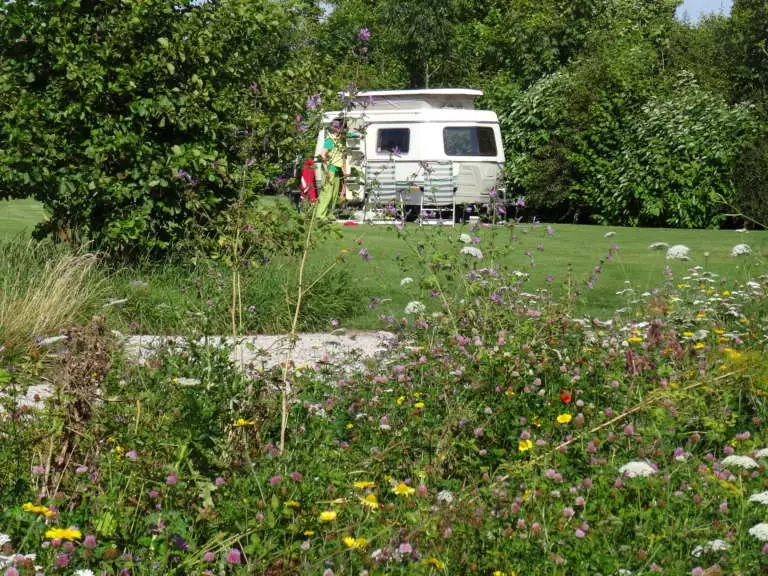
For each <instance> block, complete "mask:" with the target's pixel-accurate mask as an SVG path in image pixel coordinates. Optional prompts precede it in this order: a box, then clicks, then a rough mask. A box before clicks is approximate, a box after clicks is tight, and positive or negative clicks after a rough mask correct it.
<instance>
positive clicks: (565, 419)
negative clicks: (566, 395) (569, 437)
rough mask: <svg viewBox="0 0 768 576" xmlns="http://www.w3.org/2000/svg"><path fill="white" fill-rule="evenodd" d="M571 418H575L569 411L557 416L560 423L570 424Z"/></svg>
mask: <svg viewBox="0 0 768 576" xmlns="http://www.w3.org/2000/svg"><path fill="white" fill-rule="evenodd" d="M571 420H573V416H571V415H570V414H568V413H567V412H566V413H565V414H560V416H558V417H557V423H558V424H568V423H569V422H570V421H571Z"/></svg>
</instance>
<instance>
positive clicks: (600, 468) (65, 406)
mask: <svg viewBox="0 0 768 576" xmlns="http://www.w3.org/2000/svg"><path fill="white" fill-rule="evenodd" d="M527 227H528V226H525V227H516V229H515V232H517V233H520V234H523V233H525V232H524V231H523V230H524V228H527ZM432 231H434V229H433V230H432ZM467 232H469V233H471V234H475V233H477V232H479V230H478V231H476V230H472V229H467ZM401 234H402V236H403V237H404V240H405V241H406V242H409V243H412V244H413V245H414V249H415V250H416V244H417V243H418V238H413V237H412V236H411V229H409V228H408V227H406V228H405V230H404V231H403V232H401ZM448 234H450V236H451V239H450V243H448V244H442V245H435V246H431V245H428V244H427V243H418V244H419V246H420V248H419V249H418V250H419V252H420V254H421V257H420V258H418V259H419V261H420V263H421V267H420V268H419V269H417V270H415V271H413V272H412V274H413V276H412V277H408V278H407V280H406V278H403V279H402V281H401V283H400V286H399V290H400V291H402V292H403V293H405V294H407V295H409V297H410V298H413V300H412V301H411V302H409V303H408V305H407V306H405V310H404V309H403V308H400V309H399V310H398V311H397V312H395V313H393V314H392V316H389V317H387V316H386V315H385V316H384V317H383V318H382V319H383V321H384V324H385V325H386V326H387V327H388V329H389V330H391V331H393V332H396V333H398V334H399V335H400V344H399V345H397V346H395V347H393V348H392V349H391V350H388V351H387V352H386V353H385V354H384V355H383V357H381V358H370V357H369V358H357V357H355V356H349V357H347V356H343V355H341V356H336V355H334V354H333V353H332V352H329V356H330V358H323V359H322V360H318V361H317V362H314V361H310V362H308V363H307V364H304V361H301V362H298V361H297V364H296V365H291V367H290V369H289V372H288V374H289V380H288V382H289V385H290V386H289V392H288V396H287V406H288V409H289V413H288V420H287V426H288V427H287V436H286V444H285V446H284V448H285V450H284V451H282V453H281V451H280V444H279V439H280V425H281V402H280V394H279V393H278V390H279V389H280V388H281V380H280V376H279V372H278V371H277V370H266V371H261V370H258V369H254V368H253V367H251V368H250V369H249V370H248V371H247V372H243V371H241V370H238V369H236V367H235V365H234V364H233V359H234V360H236V359H237V358H238V354H234V356H233V357H230V354H229V353H230V350H229V349H228V348H227V347H224V348H216V347H215V346H213V345H211V346H205V345H203V342H202V341H198V340H197V338H196V337H197V336H198V334H199V332H197V331H195V332H191V333H190V334H189V337H188V338H186V339H174V340H173V341H170V342H167V343H166V344H165V345H161V346H160V347H159V349H157V350H155V351H154V352H150V351H147V353H146V354H144V355H143V357H142V359H141V360H139V357H137V353H136V350H135V349H134V350H133V352H131V351H129V349H128V347H126V348H124V349H122V350H121V349H120V348H117V347H114V345H115V341H114V339H113V336H112V335H111V333H110V331H109V330H108V329H107V326H105V325H103V324H102V323H101V322H100V321H96V322H94V323H91V324H90V325H87V326H85V327H76V328H72V329H68V330H66V331H65V332H64V335H65V336H66V338H67V339H66V341H64V342H62V343H60V348H58V349H57V355H56V357H50V356H49V357H47V358H45V357H44V356H41V355H40V352H41V350H40V349H39V348H36V349H35V350H34V352H33V353H32V354H30V355H28V356H27V355H20V354H9V353H8V352H7V351H6V352H5V353H3V352H0V384H2V389H3V390H4V391H5V394H2V395H0V437H1V438H3V443H2V449H0V569H2V570H7V571H6V572H5V576H14V575H15V576H19V575H21V576H30V575H34V574H48V575H72V574H73V573H74V574H75V575H77V576H89V575H92V574H103V575H109V576H118V575H119V576H143V575H154V574H164V575H178V576H182V575H189V576H192V575H196V576H211V575H213V574H218V575H222V576H223V575H243V576H244V575H246V574H265V575H273V576H278V575H285V576H288V575H299V574H317V575H323V576H342V575H343V576H363V575H368V576H384V575H385V574H390V575H393V576H394V575H398V576H405V575H428V574H433V575H434V574H451V575H453V574H466V575H471V576H475V575H477V576H491V575H493V576H499V575H503V576H512V575H518V574H520V575H522V574H541V575H553V576H554V575H563V574H593V575H595V576H598V575H602V576H613V575H616V574H622V575H625V574H627V575H628V574H654V573H658V572H663V573H665V574H675V575H688V574H690V575H691V576H703V575H704V574H750V575H752V574H754V575H757V574H763V573H765V559H766V557H768V524H766V512H765V510H766V505H768V492H766V486H768V476H767V472H766V470H767V468H766V464H768V448H766V443H767V442H768V436H767V435H766V428H765V420H766V418H768V409H767V408H768V406H767V405H766V402H765V398H766V395H767V394H768V386H767V385H766V377H768V365H766V363H765V362H764V361H761V358H763V357H764V355H765V348H766V343H768V323H767V322H766V318H768V316H767V313H768V310H767V308H766V304H767V303H768V299H767V297H766V294H768V282H766V278H765V277H760V278H754V279H752V280H748V278H749V276H747V275H745V274H744V273H743V270H746V269H747V267H748V266H749V265H750V263H754V262H755V260H756V259H758V258H759V257H758V256H755V255H752V256H750V255H748V254H743V255H742V256H739V258H740V259H741V262H742V263H743V266H744V267H743V268H742V269H741V270H740V271H739V272H738V275H739V277H740V278H741V280H740V281H734V280H733V279H731V278H725V277H721V276H718V275H717V274H714V273H712V272H709V271H706V270H704V269H703V267H701V266H694V267H692V268H689V267H690V266H691V265H692V264H694V263H697V262H701V261H702V256H701V254H700V253H697V252H696V251H695V250H692V251H691V257H692V258H694V260H693V261H691V262H684V261H680V260H674V259H672V260H667V262H668V263H669V266H668V267H667V269H666V272H665V274H664V275H662V274H658V275H657V276H656V275H655V276H654V280H655V283H656V288H655V289H653V290H652V291H648V292H642V293H641V290H637V291H635V290H634V288H637V287H638V286H636V285H635V284H632V283H629V284H628V285H627V287H626V288H625V289H624V291H623V292H624V294H625V297H626V298H627V306H625V307H622V310H617V311H615V314H614V315H613V321H612V322H605V321H600V320H598V319H596V318H582V317H579V316H576V315H575V314H574V308H573V298H574V296H575V295H574V294H573V293H569V294H564V295H563V297H562V298H556V297H553V291H552V290H551V289H550V288H542V289H536V288H534V284H535V277H536V276H541V275H542V271H541V269H540V268H532V267H522V269H516V268H508V267H505V266H501V265H499V261H497V260H496V257H497V255H498V254H497V253H498V251H499V249H498V247H499V246H501V245H502V242H503V240H504V239H505V237H506V236H507V234H508V231H507V230H504V229H502V228H499V227H497V228H495V229H491V231H490V232H489V234H488V235H483V237H482V238H480V237H479V236H478V237H477V241H473V240H472V239H471V238H470V237H469V234H467V233H464V234H463V235H464V236H466V237H467V238H465V239H464V241H463V240H462V234H459V231H455V230H451V231H450V232H448ZM528 234H530V235H531V236H535V237H536V241H537V242H540V244H541V246H542V249H543V248H544V247H546V251H545V255H548V254H551V253H552V252H553V250H552V249H551V248H550V239H551V238H552V237H551V236H550V235H549V234H548V233H547V231H546V228H545V226H540V227H537V228H535V227H531V228H530V230H529V231H528ZM699 234H702V235H703V234H704V233H703V232H700V233H699ZM756 236H757V235H751V236H749V238H750V242H753V239H754V238H755V237H756ZM741 238H743V236H742V237H741ZM467 239H469V242H468V243H466V244H465V243H464V242H466V241H467ZM570 240H571V241H572V242H573V241H575V240H576V237H575V236H571V237H570ZM618 241H619V242H621V240H618ZM425 244H427V245H425ZM593 246H594V247H595V248H596V249H601V248H602V249H604V250H605V251H607V253H608V255H609V257H610V259H612V260H617V259H619V257H620V254H621V253H622V252H623V248H622V247H620V246H618V245H616V244H614V238H612V237H611V238H601V239H600V240H596V241H595V242H594V243H593ZM742 246H744V245H742ZM676 248H678V249H680V248H681V246H677V247H676ZM683 248H684V247H683ZM686 250H687V248H686ZM670 252H674V251H673V250H671V251H670ZM371 253H372V257H373V259H371V260H365V261H364V262H365V263H366V265H368V266H371V267H372V266H374V265H375V261H376V259H377V258H378V257H380V255H381V254H380V252H379V251H377V250H375V249H373V248H372V249H371ZM481 254H483V255H484V258H483V260H482V261H480V260H478V259H477V258H478V256H479V255H481ZM544 257H545V256H542V258H544ZM703 261H704V262H706V256H705V257H704V260H703ZM605 265H606V267H608V266H612V265H617V266H619V265H624V264H623V263H620V262H617V263H615V264H611V263H608V258H606V264H605ZM597 268H600V267H599V266H598V267H597ZM570 272H571V271H569V270H566V269H565V267H563V269H561V270H560V272H559V274H558V276H559V277H560V279H561V280H560V281H562V282H563V284H564V285H565V284H568V285H571V280H570V279H568V278H569V275H570ZM599 274H600V271H599V270H597V269H596V270H595V272H594V275H593V279H592V280H590V283H593V282H597V276H599ZM456 278H459V279H462V280H461V287H460V288H458V287H454V288H449V289H447V290H446V291H445V292H441V291H440V290H439V289H438V290H436V289H433V288H432V289H431V288H428V287H427V286H432V287H435V286H436V287H438V288H440V287H447V286H449V285H450V284H451V282H452V281H453V280H455V279H456ZM549 285H550V286H551V285H552V284H549ZM574 288H575V290H588V289H589V287H585V286H584V285H583V284H582V283H578V285H574ZM200 290H201V291H205V294H212V295H215V294H216V286H215V285H207V286H201V287H200ZM212 297H215V296H212ZM308 313H309V314H312V313H313V311H308ZM204 327H205V326H204V324H203V323H198V325H197V328H198V329H200V328H204ZM214 341H215V340H210V341H209V342H214ZM196 342H198V343H196ZM297 360H298V359H297ZM46 367H47V370H46V372H45V373H46V374H47V376H48V378H49V380H48V381H49V382H51V383H52V384H51V386H50V387H39V386H38V387H37V388H36V390H37V392H38V393H41V394H42V393H44V391H45V390H47V391H48V392H52V394H53V395H52V396H50V397H49V398H48V399H47V400H44V401H40V402H35V401H34V398H33V396H34V394H35V390H33V389H28V387H27V386H28V384H35V383H36V382H39V374H40V371H41V370H43V369H45V368H46ZM41 388H42V390H41ZM25 393H26V396H25V398H26V400H25V401H24V402H21V401H19V400H18V399H19V398H20V397H22V395H24V394H25ZM29 554H34V555H35V556H34V557H29V556H26V555H29Z"/></svg>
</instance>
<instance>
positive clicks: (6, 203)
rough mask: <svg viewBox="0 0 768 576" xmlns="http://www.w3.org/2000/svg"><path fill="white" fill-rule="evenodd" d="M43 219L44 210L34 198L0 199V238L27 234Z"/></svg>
mask: <svg viewBox="0 0 768 576" xmlns="http://www.w3.org/2000/svg"><path fill="white" fill-rule="evenodd" d="M44 219H45V210H43V207H42V205H41V204H40V203H39V202H36V201H35V200H32V199H24V200H0V240H3V239H9V238H13V237H15V236H19V235H24V236H29V234H30V233H31V232H32V230H33V229H34V227H35V225H37V224H38V223H39V222H42V221H43V220H44Z"/></svg>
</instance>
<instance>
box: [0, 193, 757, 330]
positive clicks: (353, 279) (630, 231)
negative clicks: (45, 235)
mask: <svg viewBox="0 0 768 576" xmlns="http://www.w3.org/2000/svg"><path fill="white" fill-rule="evenodd" d="M42 218H44V212H43V210H42V208H41V207H40V205H39V204H37V203H35V202H33V201H31V200H16V201H12V202H0V239H8V238H11V237H14V236H17V235H20V234H25V235H28V234H29V233H30V231H31V230H32V228H33V227H34V225H35V224H36V223H37V222H38V221H40V220H41V219H42ZM552 228H553V233H552V234H549V233H548V231H547V226H546V225H532V224H524V225H518V226H516V227H514V228H507V227H496V228H493V229H491V228H489V227H482V226H478V227H477V228H476V229H475V230H472V228H471V227H470V226H457V227H455V228H452V227H447V226H446V227H427V226H425V227H419V226H417V225H414V224H409V225H407V226H406V228H405V230H404V231H403V232H401V233H398V231H397V229H396V228H395V227H394V226H391V225H376V226H374V225H363V226H357V227H340V236H339V237H338V238H333V239H330V240H324V241H322V242H321V243H320V245H319V246H318V247H317V249H316V250H315V251H314V252H313V253H312V254H311V256H310V260H309V265H310V266H309V268H310V270H311V273H310V276H314V277H316V275H317V274H319V273H320V271H322V270H323V269H324V268H325V267H326V266H327V265H328V264H330V263H333V262H334V261H335V259H336V258H337V257H338V256H339V255H340V254H342V253H343V252H345V253H346V262H345V263H344V264H342V265H341V266H338V267H337V270H341V271H342V273H343V274H344V275H345V278H346V279H345V280H344V282H346V283H347V284H348V285H347V286H346V287H345V288H346V290H345V293H344V294H343V295H342V296H343V298H344V299H345V304H344V305H343V306H341V308H343V309H345V310H347V312H338V311H336V312H334V310H338V308H339V306H336V308H334V306H333V304H334V303H335V302H334V301H333V299H334V298H335V296H334V294H333V290H332V289H331V290H328V289H327V287H326V289H325V292H324V293H323V294H322V295H321V298H326V299H327V301H326V303H322V304H318V305H317V307H316V308H315V309H313V314H315V315H316V316H317V318H316V320H317V322H316V323H315V324H314V327H315V328H319V327H321V326H328V322H329V321H330V320H331V319H332V318H333V319H337V320H339V321H340V322H341V324H342V325H344V326H346V327H349V328H376V327H379V326H381V324H380V322H379V320H378V318H379V315H382V314H383V315H386V316H395V317H402V316H403V310H404V308H405V306H406V305H407V304H408V302H410V301H413V300H420V301H423V302H424V303H425V304H426V305H427V306H428V308H429V310H430V311H436V310H438V309H439V307H440V300H439V299H438V298H436V297H434V296H432V289H431V287H428V286H426V285H423V284H421V280H422V279H424V278H425V277H427V276H428V271H427V270H426V269H425V266H424V264H420V263H419V259H418V257H417V255H416V251H417V250H421V251H422V254H423V258H424V259H425V260H426V261H432V260H433V259H434V258H435V257H436V256H437V255H443V256H449V257H454V256H455V255H457V254H458V252H459V250H460V249H461V248H462V246H463V244H461V243H460V242H459V240H458V238H459V235H460V234H461V233H467V234H470V235H472V236H478V237H479V238H480V239H481V240H480V242H479V243H478V244H477V245H476V246H477V247H479V248H480V249H481V250H482V251H483V253H484V258H483V260H475V259H473V258H471V257H469V256H462V259H463V260H464V262H465V264H466V265H467V266H470V267H475V268H482V267H502V268H506V269H507V270H519V271H521V272H526V273H528V274H530V282H529V283H528V284H527V285H526V288H525V289H526V290H533V289H535V288H541V287H547V288H549V289H550V290H551V291H552V292H553V293H554V294H555V295H556V296H562V295H563V294H564V293H565V292H566V291H567V290H569V289H570V290H571V291H572V292H573V291H577V290H578V291H579V292H581V294H580V296H579V297H578V299H577V300H576V303H577V313H579V314H585V315H595V316H599V317H608V316H611V315H612V314H613V313H614V311H615V310H617V309H618V308H623V307H625V306H627V305H629V304H630V301H631V300H632V299H633V296H632V295H624V296H621V295H617V292H620V291H623V290H625V289H626V288H628V287H631V288H632V289H633V290H634V291H635V292H634V294H636V295H639V294H641V293H642V292H644V291H647V290H652V289H653V288H655V287H659V286H661V285H662V284H663V283H664V281H665V276H664V270H665V267H666V266H667V265H669V266H670V267H671V269H672V271H673V273H674V276H675V279H676V280H675V281H676V282H682V281H683V280H682V278H683V277H684V276H685V274H686V272H687V270H688V269H689V268H690V267H692V266H696V265H701V266H703V267H705V268H706V269H707V270H710V271H712V272H715V273H717V274H720V275H721V276H722V277H723V278H724V279H725V281H726V283H732V282H733V281H737V280H738V281H744V280H747V279H749V278H752V277H756V276H760V275H761V274H765V273H768V265H766V264H767V263H768V232H748V233H739V232H736V231H733V230H671V229H646V228H620V227H614V228H611V227H601V226H576V225H565V224H563V225H560V224H555V225H553V227H552ZM608 232H615V234H614V235H612V236H610V237H605V234H606V233H608ZM653 242H667V243H668V244H670V245H673V244H685V245H686V246H688V247H689V248H690V249H691V260H690V261H689V262H681V261H671V262H670V261H667V260H665V258H664V255H665V253H664V251H663V250H662V251H652V250H649V249H648V245H649V244H651V243H653ZM739 243H748V244H749V245H750V246H751V247H752V250H753V255H752V256H748V257H742V258H732V257H731V256H730V251H731V248H732V247H733V246H734V245H735V244H739ZM614 244H615V245H616V246H618V251H616V252H614V254H613V259H612V261H607V260H606V257H607V256H608V252H609V249H610V248H611V246H612V245H614ZM361 248H365V249H366V250H367V253H368V254H369V255H370V260H365V259H363V258H362V257H361V256H360V255H359V254H358V253H359V251H360V249H361ZM529 254H530V256H529ZM601 260H603V261H604V262H603V263H602V273H601V274H600V276H599V278H598V279H597V280H596V281H595V282H594V283H593V288H587V286H586V282H587V280H589V278H590V276H591V275H592V273H593V270H594V267H595V266H599V265H601ZM532 264H533V265H532ZM293 267H294V264H291V263H287V262H280V263H277V262H273V263H270V266H267V267H266V268H264V267H256V268H253V269H250V270H249V271H248V272H247V273H246V274H245V275H244V281H245V283H246V284H247V287H246V290H244V294H246V295H248V294H250V295H251V296H250V299H251V300H253V301H252V302H249V301H245V300H244V302H243V305H244V307H247V306H249V305H254V306H255V308H256V309H257V310H259V311H260V312H258V313H260V314H265V315H266V316H270V315H271V314H274V313H275V312H274V310H275V308H274V306H273V307H272V308H270V309H269V310H267V309H266V308H265V305H264V302H266V301H270V302H273V303H275V302H276V303H277V306H278V308H279V309H280V310H281V312H280V313H282V314H285V315H289V314H290V312H289V311H288V304H287V303H286V298H285V293H284V292H285V288H284V287H285V285H286V283H287V279H289V278H291V277H292V276H293V275H294V274H295V271H294V270H293ZM218 268H221V267H218ZM218 268H217V270H218V271H216V270H214V271H212V270H211V269H210V268H206V267H205V266H203V267H202V268H201V267H197V268H195V267H193V266H192V265H191V264H190V265H187V264H180V263H178V262H176V263H174V264H163V265H161V266H154V267H152V269H151V270H150V269H147V268H146V267H143V268H141V269H126V268H122V269H120V271H119V272H118V273H117V274H115V275H112V278H111V279H110V281H109V284H110V286H111V288H110V291H111V296H112V297H115V298H129V299H130V300H131V301H134V299H135V298H136V297H137V293H136V290H134V289H133V288H131V282H132V281H134V280H142V281H147V282H148V287H147V289H146V290H145V291H144V292H143V293H142V294H143V296H142V298H144V299H145V301H144V302H141V303H139V302H137V307H138V306H139V305H140V308H141V313H140V314H136V312H137V310H136V309H132V308H131V306H130V305H129V306H128V307H127V308H126V309H125V310H124V312H125V315H124V316H122V317H121V318H120V319H119V322H118V323H119V324H129V323H133V322H139V323H141V324H142V325H145V322H146V325H147V326H152V327H153V329H168V330H172V331H173V330H178V329H180V326H179V322H180V321H178V320H176V319H175V318H178V316H179V315H180V314H181V315H184V314H190V313H197V312H199V311H209V310H210V311H211V312H213V310H212V309H211V308H210V301H211V300H213V301H216V303H217V304H216V310H218V309H219V308H221V312H222V314H221V316H222V318H225V316H226V314H224V312H225V310H226V306H227V303H226V302H227V297H228V296H227V294H228V291H229V289H228V288H226V286H225V283H226V282H227V281H228V274H227V272H226V270H225V269H223V268H221V269H220V270H219V269H218ZM569 270H570V274H569ZM464 272H465V271H464ZM212 273H213V274H214V275H215V276H216V278H215V279H214V278H212V277H211V274H212ZM462 273H463V272H462ZM200 277H202V278H203V280H204V281H205V279H206V278H208V279H209V280H210V284H211V286H209V287H207V288H205V289H203V288H202V287H201V285H200V284H199V278H200ZM405 277H411V278H413V279H414V282H412V283H410V284H408V285H405V286H401V284H400V282H401V280H402V279H403V278H405ZM195 278H197V279H198V280H194V279H195ZM442 288H443V289H444V290H445V291H446V292H447V293H450V294H455V293H457V291H459V290H460V289H461V283H460V282H459V279H458V278H455V279H454V280H453V282H449V283H448V284H447V285H444V286H442ZM350 298H351V300H352V304H351V305H350ZM247 299H248V298H246V300H247ZM373 299H377V301H376V303H375V304H376V305H375V307H373V309H372V310H370V309H369V304H371V302H372V300H373ZM262 310H263V312H262ZM169 311H171V312H173V314H171V313H170V312H169ZM190 311H194V312H190ZM147 315H149V316H150V317H151V316H155V315H157V316H156V317H155V318H154V321H151V322H150V321H148V319H147ZM135 316H141V317H142V318H136V317H135ZM325 316H328V318H326V317H325ZM222 322H223V320H222ZM263 329H268V328H263Z"/></svg>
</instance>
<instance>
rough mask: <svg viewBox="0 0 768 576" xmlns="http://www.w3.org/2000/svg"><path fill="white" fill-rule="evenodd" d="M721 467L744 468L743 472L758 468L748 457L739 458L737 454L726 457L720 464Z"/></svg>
mask: <svg viewBox="0 0 768 576" xmlns="http://www.w3.org/2000/svg"><path fill="white" fill-rule="evenodd" d="M720 464H722V465H723V466H726V467H727V466H736V467H737V468H744V470H752V469H753V468H759V467H760V465H759V464H758V463H757V462H755V461H754V460H753V459H752V458H750V457H749V456H739V455H738V454H731V455H730V456H726V457H725V458H723V460H722V461H721V462H720Z"/></svg>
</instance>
